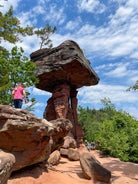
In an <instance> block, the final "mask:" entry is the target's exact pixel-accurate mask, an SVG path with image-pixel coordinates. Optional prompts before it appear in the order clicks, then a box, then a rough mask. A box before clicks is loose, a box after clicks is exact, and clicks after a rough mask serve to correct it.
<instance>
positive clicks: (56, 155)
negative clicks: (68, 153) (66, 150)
mask: <svg viewBox="0 0 138 184" xmlns="http://www.w3.org/2000/svg"><path fill="white" fill-rule="evenodd" d="M59 161H60V152H59V151H58V150H55V151H54V152H52V153H51V154H50V156H49V158H48V160H47V163H48V165H49V166H53V165H57V164H59Z"/></svg>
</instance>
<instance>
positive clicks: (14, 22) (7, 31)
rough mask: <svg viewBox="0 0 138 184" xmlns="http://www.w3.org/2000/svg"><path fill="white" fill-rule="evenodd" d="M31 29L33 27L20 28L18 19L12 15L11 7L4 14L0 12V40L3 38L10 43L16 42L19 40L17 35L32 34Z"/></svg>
mask: <svg viewBox="0 0 138 184" xmlns="http://www.w3.org/2000/svg"><path fill="white" fill-rule="evenodd" d="M33 30H34V28H33V27H29V26H27V27H25V28H22V27H21V26H20V21H19V19H18V18H16V17H15V16H13V8H12V7H10V9H9V10H8V11H7V12H6V13H5V14H3V13H2V12H0V42H1V40H2V39H4V40H7V41H8V42H10V43H16V42H17V41H19V40H20V39H19V35H22V36H26V35H32V34H34V33H33Z"/></svg>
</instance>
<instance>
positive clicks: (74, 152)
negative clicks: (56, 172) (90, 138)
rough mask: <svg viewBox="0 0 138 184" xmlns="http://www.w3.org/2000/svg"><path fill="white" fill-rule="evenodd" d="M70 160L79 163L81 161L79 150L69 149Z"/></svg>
mask: <svg viewBox="0 0 138 184" xmlns="http://www.w3.org/2000/svg"><path fill="white" fill-rule="evenodd" d="M68 159H69V160H71V161H77V160H79V159H80V156H79V152H78V150H77V149H73V148H69V149H68Z"/></svg>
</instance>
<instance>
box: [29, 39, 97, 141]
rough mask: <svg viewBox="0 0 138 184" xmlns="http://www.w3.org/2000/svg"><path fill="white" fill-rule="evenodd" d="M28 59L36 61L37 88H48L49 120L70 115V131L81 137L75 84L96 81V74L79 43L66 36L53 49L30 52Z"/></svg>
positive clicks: (77, 85)
mask: <svg viewBox="0 0 138 184" xmlns="http://www.w3.org/2000/svg"><path fill="white" fill-rule="evenodd" d="M30 57H31V60H32V61H34V62H35V63H36V66H37V69H36V76H37V77H38V78H39V83H38V84H37V85H36V87H37V88H39V89H42V90H45V91H48V92H51V97H50V98H49V100H48V101H47V105H46V108H45V111H44V118H45V119H47V120H48V121H51V120H54V119H57V118H63V119H69V120H70V121H71V122H72V124H73V128H72V131H71V133H72V134H73V135H74V138H75V139H76V140H82V139H83V130H82V128H81V126H80V125H79V124H78V117H77V104H78V99H77V93H78V90H77V89H78V88H81V87H83V86H91V85H96V84H98V82H99V77H98V75H97V74H96V73H95V71H94V70H93V69H92V67H91V66H90V62H89V61H88V60H87V59H86V57H85V56H84V54H83V51H82V50H81V49H80V47H79V45H78V44H77V43H76V42H74V41H72V40H67V41H65V42H63V43H62V44H60V45H59V46H57V47H54V48H52V49H48V48H45V49H40V50H37V51H35V52H33V53H32V54H31V55H30Z"/></svg>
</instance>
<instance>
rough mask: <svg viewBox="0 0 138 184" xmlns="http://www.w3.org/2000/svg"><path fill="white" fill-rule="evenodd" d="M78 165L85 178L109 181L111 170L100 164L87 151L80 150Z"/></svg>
mask: <svg viewBox="0 0 138 184" xmlns="http://www.w3.org/2000/svg"><path fill="white" fill-rule="evenodd" d="M80 165H81V168H82V173H83V175H84V177H85V178H86V179H92V180H93V181H94V182H97V181H100V182H104V183H110V179H111V172H110V171H109V170H107V169H106V168H105V167H103V166H102V165H101V163H100V162H99V161H98V160H96V158H95V157H93V156H92V155H91V153H90V152H88V151H82V152H80Z"/></svg>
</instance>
